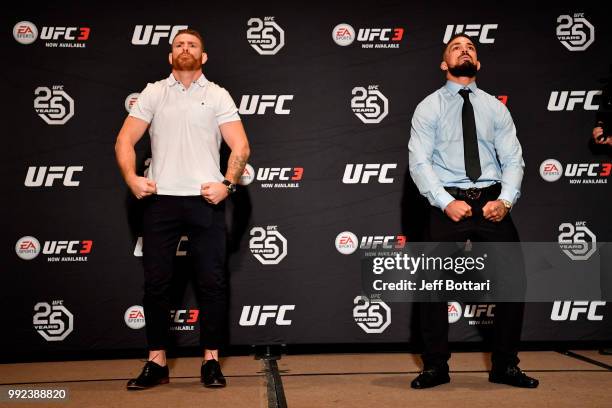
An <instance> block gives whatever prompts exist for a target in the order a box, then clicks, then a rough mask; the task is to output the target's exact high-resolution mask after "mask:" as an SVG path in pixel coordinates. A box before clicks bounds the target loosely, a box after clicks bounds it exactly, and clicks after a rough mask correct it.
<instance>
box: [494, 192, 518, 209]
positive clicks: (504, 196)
mask: <svg viewBox="0 0 612 408" xmlns="http://www.w3.org/2000/svg"><path fill="white" fill-rule="evenodd" d="M518 196H519V194H518V192H516V193H512V192H510V191H508V190H502V192H501V193H500V194H499V197H497V199H498V200H506V201H510V202H511V203H512V206H513V207H514V204H516V201H517V199H518Z"/></svg>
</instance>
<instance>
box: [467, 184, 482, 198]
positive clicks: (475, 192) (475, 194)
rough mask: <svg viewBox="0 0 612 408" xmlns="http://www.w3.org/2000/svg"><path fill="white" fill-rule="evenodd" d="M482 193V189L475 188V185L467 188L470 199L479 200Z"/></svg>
mask: <svg viewBox="0 0 612 408" xmlns="http://www.w3.org/2000/svg"><path fill="white" fill-rule="evenodd" d="M481 193H482V190H481V189H479V188H475V187H472V188H468V189H467V190H465V195H466V197H467V198H469V199H470V200H478V199H479V198H480V194H481Z"/></svg>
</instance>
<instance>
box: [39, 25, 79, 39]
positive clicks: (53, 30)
mask: <svg viewBox="0 0 612 408" xmlns="http://www.w3.org/2000/svg"><path fill="white" fill-rule="evenodd" d="M90 31H91V30H90V28H89V27H43V28H42V32H41V33H40V39H41V40H58V39H60V37H61V38H63V39H64V40H76V41H86V40H87V39H89V32H90Z"/></svg>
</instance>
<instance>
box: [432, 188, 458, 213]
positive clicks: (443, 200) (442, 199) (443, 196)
mask: <svg viewBox="0 0 612 408" xmlns="http://www.w3.org/2000/svg"><path fill="white" fill-rule="evenodd" d="M454 200H455V197H453V196H452V195H450V194H449V193H448V191H446V190H442V193H440V194H439V196H438V199H437V200H436V201H437V203H438V207H440V209H441V210H442V212H444V210H445V209H446V206H447V205H449V204H450V203H451V201H454Z"/></svg>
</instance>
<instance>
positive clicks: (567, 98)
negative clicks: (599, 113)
mask: <svg viewBox="0 0 612 408" xmlns="http://www.w3.org/2000/svg"><path fill="white" fill-rule="evenodd" d="M597 95H601V91H600V90H592V91H588V92H587V91H553V92H552V93H551V94H550V99H549V100H548V110H549V111H553V112H558V111H563V110H567V111H573V110H574V107H575V106H576V105H577V104H583V106H584V110H591V111H592V110H597V109H599V105H595V104H593V98H595V96H597Z"/></svg>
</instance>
